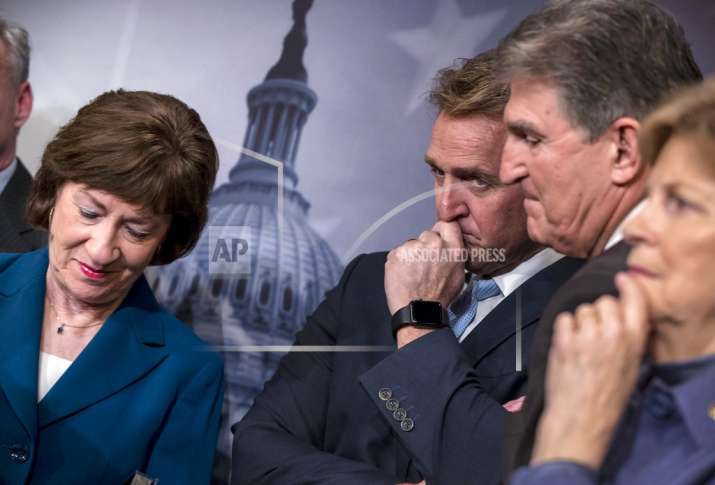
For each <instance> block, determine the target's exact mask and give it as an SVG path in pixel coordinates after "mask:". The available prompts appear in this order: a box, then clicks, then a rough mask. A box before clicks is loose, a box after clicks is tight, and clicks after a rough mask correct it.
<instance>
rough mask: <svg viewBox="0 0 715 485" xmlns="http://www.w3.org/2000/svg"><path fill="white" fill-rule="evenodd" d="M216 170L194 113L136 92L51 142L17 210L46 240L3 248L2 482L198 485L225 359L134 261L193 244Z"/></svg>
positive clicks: (160, 259) (206, 463) (159, 260)
mask: <svg viewBox="0 0 715 485" xmlns="http://www.w3.org/2000/svg"><path fill="white" fill-rule="evenodd" d="M216 170H217V153H216V148H215V146H214V144H213V141H212V140H211V137H210V136H209V134H208V132H207V130H206V127H205V126H204V124H203V123H202V122H201V119H200V118H199V115H198V114H197V113H196V112H195V111H194V110H192V109H190V108H189V107H188V106H186V105H185V104H184V103H183V102H181V101H179V100H177V99H176V98H173V97H171V96H167V95H160V94H155V93H150V92H145V91H134V92H129V91H121V90H120V91H112V92H108V93H105V94H102V95H101V96H99V97H97V98H96V99H95V100H93V101H92V102H90V103H89V104H88V105H86V106H84V107H83V108H81V109H80V110H79V112H78V113H77V115H76V117H75V118H74V119H72V120H71V121H70V122H69V123H68V124H67V125H65V126H64V127H62V128H61V129H60V131H59V133H57V135H56V136H55V138H54V139H53V140H52V141H51V142H50V144H49V145H48V146H47V148H46V150H45V152H44V155H43V157H42V165H41V166H40V169H39V171H38V173H37V176H36V178H35V180H34V182H33V186H32V192H31V195H30V199H29V217H30V221H31V222H32V223H33V224H35V225H36V226H37V227H40V228H42V229H45V230H47V231H49V244H48V247H47V248H43V249H39V250H36V251H33V252H30V253H25V254H0V443H2V447H0V455H2V456H0V482H2V483H13V484H15V483H18V484H19V483H29V484H42V485H48V484H50V485H51V484H57V485H64V484H69V483H72V484H75V483H77V484H80V483H108V484H109V483H116V484H120V483H128V482H129V481H130V480H131V479H132V476H133V475H134V474H135V472H137V471H138V472H142V473H144V474H146V475H148V476H150V477H152V478H157V479H159V480H160V482H161V483H172V484H173V483H176V484H191V485H194V484H202V483H203V484H206V483H209V480H210V476H211V468H212V464H213V456H214V450H215V447H216V441H217V436H218V428H219V419H220V410H221V403H222V395H223V385H222V384H223V365H222V362H221V359H220V357H219V356H218V355H217V354H216V353H214V352H213V351H211V350H210V349H209V347H208V346H207V345H206V344H204V343H203V342H202V341H201V340H199V339H198V338H197V337H196V336H195V335H194V334H193V333H192V331H191V330H190V329H189V328H188V327H187V326H185V325H184V324H182V323H181V322H179V321H178V320H176V319H175V318H174V317H172V316H171V315H169V314H168V313H167V312H166V311H164V310H163V309H162V308H161V307H160V306H159V305H158V304H157V302H156V300H155V299H154V296H153V294H152V292H151V290H150V288H149V285H148V284H147V281H146V279H145V278H144V276H143V275H142V273H143V271H144V269H145V268H146V267H147V265H150V264H166V263H169V262H171V261H173V260H175V259H177V258H179V257H181V256H182V255H184V254H186V253H187V252H188V251H189V250H190V249H191V248H192V247H193V246H194V245H195V243H196V241H197V240H198V237H199V235H200V232H201V229H202V228H203V226H204V224H205V222H206V217H207V211H208V209H207V201H208V196H209V193H210V190H211V189H212V186H213V183H214V180H215V176H216Z"/></svg>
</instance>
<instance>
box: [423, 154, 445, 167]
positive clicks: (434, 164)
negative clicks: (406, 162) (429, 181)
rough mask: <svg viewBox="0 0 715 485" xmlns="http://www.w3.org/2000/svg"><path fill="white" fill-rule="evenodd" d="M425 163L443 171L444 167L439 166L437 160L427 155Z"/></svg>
mask: <svg viewBox="0 0 715 485" xmlns="http://www.w3.org/2000/svg"><path fill="white" fill-rule="evenodd" d="M425 163H426V164H427V165H429V166H430V167H432V168H434V169H435V170H439V171H442V169H441V168H439V166H438V165H437V161H436V160H434V159H433V158H430V157H429V156H427V155H425Z"/></svg>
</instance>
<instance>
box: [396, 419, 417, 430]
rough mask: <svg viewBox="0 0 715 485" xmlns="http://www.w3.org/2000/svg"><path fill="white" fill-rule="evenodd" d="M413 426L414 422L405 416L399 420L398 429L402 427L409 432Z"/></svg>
mask: <svg viewBox="0 0 715 485" xmlns="http://www.w3.org/2000/svg"><path fill="white" fill-rule="evenodd" d="M414 427H415V422H414V421H412V418H405V419H403V420H402V421H400V429H402V431H407V432H410V431H412V430H413V429H414Z"/></svg>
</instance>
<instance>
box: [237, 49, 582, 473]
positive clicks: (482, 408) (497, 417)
mask: <svg viewBox="0 0 715 485" xmlns="http://www.w3.org/2000/svg"><path fill="white" fill-rule="evenodd" d="M496 64H497V60H496V58H495V55H494V53H493V52H487V53H485V54H482V55H480V56H478V57H477V58H475V59H472V60H468V61H466V62H464V63H462V64H461V65H457V66H455V67H453V68H449V69H445V70H443V71H441V72H440V73H439V75H438V77H437V80H436V86H435V88H434V90H433V92H432V93H431V99H432V101H433V102H434V103H435V104H436V105H437V107H438V108H439V115H438V117H437V119H436V121H435V124H434V127H433V131H432V140H431V144H430V147H429V148H428V150H427V156H426V160H425V161H426V162H427V165H428V166H429V168H430V170H431V171H432V173H433V174H434V177H435V192H436V200H435V202H436V208H437V216H438V219H439V221H438V222H437V224H435V226H434V227H433V228H431V230H427V231H424V232H423V233H422V234H421V235H420V236H419V238H418V239H413V240H409V241H407V242H406V243H405V244H403V245H402V246H400V247H399V248H396V249H395V250H393V251H391V252H390V253H389V254H387V255H386V254H385V253H378V254H369V255H363V256H360V257H358V258H356V259H355V260H354V261H353V262H352V263H351V264H350V265H349V266H348V267H347V269H346V270H345V273H344V274H343V277H342V279H341V281H340V283H339V284H338V286H337V287H336V288H335V289H333V290H332V291H330V292H329V293H328V294H327V296H326V299H325V300H324V301H323V302H322V303H321V305H320V306H319V307H318V309H317V310H316V311H315V313H314V314H313V315H312V316H311V317H310V318H309V320H308V322H307V324H306V326H305V328H304V329H303V330H302V331H301V332H300V333H299V334H298V336H297V339H296V344H297V345H298V346H323V347H322V350H325V351H322V352H319V351H310V352H302V351H297V350H302V349H300V348H297V349H296V351H294V352H292V353H290V354H288V355H287V356H286V357H284V358H283V360H282V361H281V364H280V367H279V369H278V371H277V372H276V374H275V376H274V377H273V378H272V379H271V380H270V381H269V382H268V383H267V384H266V387H265V389H264V391H263V392H262V393H261V394H260V395H259V396H258V397H257V398H256V401H255V404H254V406H253V407H252V409H251V410H250V411H249V412H248V414H247V415H246V416H245V418H244V419H243V420H242V421H241V422H240V423H239V424H238V425H236V426H235V428H234V433H235V436H234V453H233V478H232V480H233V483H234V484H249V483H250V484H268V483H276V484H282V483H291V484H302V483H313V484H314V483H341V484H364V483H371V484H389V485H395V484H397V483H405V482H408V483H419V482H421V481H423V480H427V481H428V482H430V483H448V484H460V483H484V484H486V483H498V482H499V481H500V479H501V455H500V450H501V443H502V440H503V432H504V420H505V417H506V415H507V414H508V412H509V410H514V409H515V408H518V403H519V398H520V397H521V396H523V394H524V386H525V382H526V373H525V372H524V371H523V369H522V367H521V365H522V364H521V358H522V356H521V355H520V354H521V353H522V352H524V353H526V352H527V350H528V347H529V345H528V344H529V342H530V339H531V335H532V329H533V323H535V322H536V321H537V320H538V318H539V315H540V314H541V312H542V310H543V306H544V304H545V302H546V301H547V299H548V298H549V297H550V295H551V293H552V292H553V291H555V289H556V288H558V286H559V285H561V283H563V282H564V281H565V280H566V279H567V278H568V277H569V276H570V275H571V274H572V273H573V272H574V271H575V269H576V268H577V267H578V266H579V265H580V262H579V261H577V260H573V259H570V258H562V257H561V256H560V255H559V254H557V253H556V252H554V251H553V250H550V249H544V248H542V247H541V246H539V245H538V244H535V243H533V242H532V241H531V240H529V238H528V235H527V230H526V215H525V213H524V211H523V207H522V203H523V195H522V191H521V188H520V187H519V186H518V185H512V186H505V185H503V184H501V183H500V182H499V179H498V173H499V159H500V155H501V150H502V146H503V142H504V137H505V129H504V125H503V123H502V121H501V116H502V111H503V108H504V105H505V104H506V101H507V97H508V91H507V89H506V87H505V86H504V85H503V84H500V83H498V82H497V81H496V80H495V78H494V70H495V67H496ZM465 254H466V255H468V257H463V255H465ZM465 269H466V271H467V273H466V277H465ZM425 302H431V303H425ZM423 304H425V305H423ZM439 305H441V306H442V308H443V309H446V308H447V307H448V308H449V312H448V313H449V317H448V318H447V316H446V315H444V316H443V315H440V311H439V310H440V308H439ZM435 308H436V309H437V311H436V312H435V313H431V311H432V310H434V309H435ZM421 310H424V311H426V312H427V315H424V314H422V315H421V314H420V311H421ZM393 315H396V317H393ZM447 320H449V322H448V325H446V326H445V328H439V323H445V324H446V323H447ZM434 324H437V325H434ZM425 327H430V328H425ZM334 346H339V347H338V348H336V347H334ZM345 346H348V347H347V348H346V347H345ZM355 346H359V347H358V348H355ZM304 350H307V349H304ZM313 350H316V349H313ZM339 350H342V351H339ZM472 417H474V418H475V419H472Z"/></svg>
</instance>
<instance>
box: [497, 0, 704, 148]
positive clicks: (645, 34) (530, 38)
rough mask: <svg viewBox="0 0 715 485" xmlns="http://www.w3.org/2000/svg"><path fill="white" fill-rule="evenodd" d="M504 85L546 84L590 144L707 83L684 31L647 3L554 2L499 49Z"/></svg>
mask: <svg viewBox="0 0 715 485" xmlns="http://www.w3.org/2000/svg"><path fill="white" fill-rule="evenodd" d="M499 57H500V60H501V69H500V70H501V76H500V78H501V79H502V81H506V82H509V81H511V80H512V79H527V80H529V79H531V80H544V81H546V82H550V83H553V85H554V86H555V87H556V89H557V90H558V92H559V98H560V103H561V109H562V110H563V112H564V114H565V115H566V116H567V117H568V118H569V120H570V121H571V122H572V123H573V124H574V125H575V126H577V127H580V128H583V129H584V130H585V131H586V132H587V133H588V136H589V138H590V140H591V141H593V140H596V139H597V138H598V137H600V136H601V135H602V134H603V132H604V131H605V130H606V129H607V128H608V127H609V126H610V124H611V123H612V122H613V121H615V120H616V119H618V118H620V117H622V116H630V117H633V118H635V119H638V120H642V119H643V118H644V117H645V115H647V114H648V113H649V112H650V111H651V110H652V109H653V108H655V106H656V104H657V103H658V101H659V99H660V98H662V97H663V96H664V95H666V94H667V93H668V92H670V91H671V90H673V88H676V87H679V86H682V85H686V84H690V83H693V82H696V81H699V80H701V79H702V74H701V72H700V69H699V68H698V66H697V64H696V63H695V60H694V58H693V54H692V52H691V50H690V46H689V45H688V42H687V40H686V39H685V33H684V32H683V29H682V27H681V26H680V25H678V23H677V22H676V21H675V19H673V17H671V15H670V14H669V13H668V12H666V11H664V10H663V9H662V8H660V7H659V6H657V5H656V4H655V3H653V2H652V1H649V0H551V1H549V2H548V3H547V4H546V5H545V6H544V7H543V8H542V9H540V10H539V11H537V12H535V13H533V14H531V15H529V16H528V17H527V18H525V19H524V20H523V21H522V22H521V23H520V24H519V25H518V26H517V27H516V28H515V29H514V30H513V31H512V32H511V33H510V34H509V35H507V36H506V37H505V38H504V40H502V41H501V43H500V46H499Z"/></svg>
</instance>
